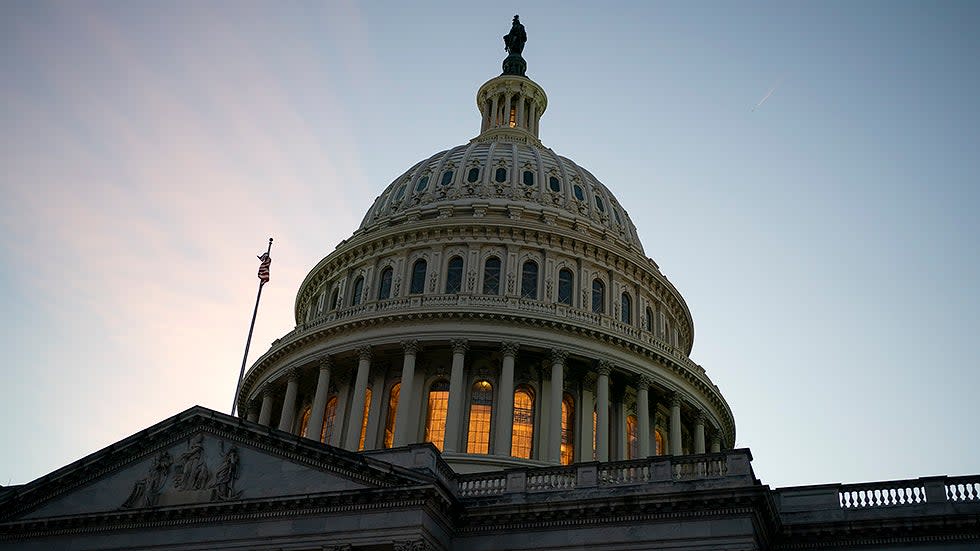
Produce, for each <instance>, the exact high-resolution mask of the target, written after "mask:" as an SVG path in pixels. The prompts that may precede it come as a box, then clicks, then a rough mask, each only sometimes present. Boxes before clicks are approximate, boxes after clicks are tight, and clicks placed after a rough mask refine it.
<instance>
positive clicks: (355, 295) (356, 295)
mask: <svg viewBox="0 0 980 551" xmlns="http://www.w3.org/2000/svg"><path fill="white" fill-rule="evenodd" d="M362 293H364V278H363V277H358V278H357V279H355V280H354V291H353V292H352V293H351V297H350V303H351V306H357V305H358V304H360V303H361V294H362Z"/></svg>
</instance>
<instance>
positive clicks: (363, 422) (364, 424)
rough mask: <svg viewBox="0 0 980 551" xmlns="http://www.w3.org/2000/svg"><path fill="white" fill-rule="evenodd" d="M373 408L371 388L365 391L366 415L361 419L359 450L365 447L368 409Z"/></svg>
mask: <svg viewBox="0 0 980 551" xmlns="http://www.w3.org/2000/svg"><path fill="white" fill-rule="evenodd" d="M369 409H371V389H370V388H369V389H367V391H366V392H365V393H364V417H363V418H362V420H361V439H360V440H359V441H358V443H357V451H361V450H363V449H364V439H365V437H367V423H368V410H369Z"/></svg>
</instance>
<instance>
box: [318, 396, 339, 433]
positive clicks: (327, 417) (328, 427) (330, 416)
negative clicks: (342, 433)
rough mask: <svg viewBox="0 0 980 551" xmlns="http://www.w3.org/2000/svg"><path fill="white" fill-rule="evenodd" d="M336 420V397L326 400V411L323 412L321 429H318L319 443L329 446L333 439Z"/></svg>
mask: <svg viewBox="0 0 980 551" xmlns="http://www.w3.org/2000/svg"><path fill="white" fill-rule="evenodd" d="M336 419H337V397H336V396H332V397H330V399H329V400H327V409H325V410H324V411H323V428H322V429H320V442H323V443H324V444H329V443H330V440H331V439H332V438H333V425H334V421H335V420H336Z"/></svg>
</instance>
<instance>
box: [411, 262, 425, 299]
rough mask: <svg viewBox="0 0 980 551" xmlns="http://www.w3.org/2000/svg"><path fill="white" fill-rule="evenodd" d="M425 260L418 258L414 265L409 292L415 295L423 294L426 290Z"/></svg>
mask: <svg viewBox="0 0 980 551" xmlns="http://www.w3.org/2000/svg"><path fill="white" fill-rule="evenodd" d="M425 267H426V264H425V260H424V259H421V258H420V259H418V260H416V261H415V264H413V265H412V285H411V287H409V289H408V292H409V293H410V294H413V295H418V294H421V293H422V292H423V291H424V290H425Z"/></svg>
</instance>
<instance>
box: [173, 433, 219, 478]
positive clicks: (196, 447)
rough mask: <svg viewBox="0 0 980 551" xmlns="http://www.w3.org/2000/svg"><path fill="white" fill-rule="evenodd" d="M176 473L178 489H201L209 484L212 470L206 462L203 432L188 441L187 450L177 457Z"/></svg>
mask: <svg viewBox="0 0 980 551" xmlns="http://www.w3.org/2000/svg"><path fill="white" fill-rule="evenodd" d="M174 473H175V474H174V488H176V489H178V490H200V489H202V488H205V487H206V486H207V485H208V481H209V480H210V479H211V472H210V471H209V470H208V466H207V464H205V462H204V435H203V434H198V435H197V436H195V437H194V439H193V440H191V441H190V442H188V443H187V451H185V452H184V453H182V454H180V457H179V458H177V465H176V466H175V467H174Z"/></svg>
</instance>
